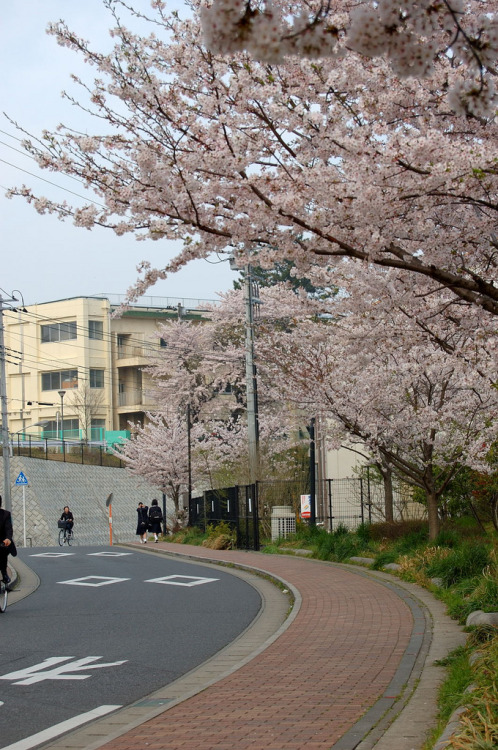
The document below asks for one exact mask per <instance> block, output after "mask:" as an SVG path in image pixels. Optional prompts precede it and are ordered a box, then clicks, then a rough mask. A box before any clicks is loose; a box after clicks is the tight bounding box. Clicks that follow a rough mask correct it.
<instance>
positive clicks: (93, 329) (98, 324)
mask: <svg viewBox="0 0 498 750" xmlns="http://www.w3.org/2000/svg"><path fill="white" fill-rule="evenodd" d="M88 338H89V339H98V340H99V341H102V339H103V338H104V323H103V322H102V321H101V320H89V321H88Z"/></svg>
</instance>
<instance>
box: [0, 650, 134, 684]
mask: <svg viewBox="0 0 498 750" xmlns="http://www.w3.org/2000/svg"><path fill="white" fill-rule="evenodd" d="M102 658H103V657H102V656H85V657H84V658H83V659H76V660H75V661H73V662H71V663H70V664H64V665H63V666H59V667H55V668H54V669H48V667H52V666H53V665H55V664H61V662H67V661H69V660H70V659H74V656H52V657H50V658H49V659H45V660H44V661H43V662H41V664H35V666H34V667H28V668H27V669H19V670H18V671H17V672H9V674H4V675H1V676H0V680H16V682H14V683H13V684H14V685H34V684H35V682H42V681H43V680H86V679H88V677H91V675H89V674H70V673H71V672H81V671H86V670H88V669H102V668H103V667H117V666H119V665H120V664H124V663H125V662H126V661H128V660H127V659H123V660H122V661H113V662H107V663H105V664H91V662H93V661H98V659H102ZM43 670H44V671H43Z"/></svg>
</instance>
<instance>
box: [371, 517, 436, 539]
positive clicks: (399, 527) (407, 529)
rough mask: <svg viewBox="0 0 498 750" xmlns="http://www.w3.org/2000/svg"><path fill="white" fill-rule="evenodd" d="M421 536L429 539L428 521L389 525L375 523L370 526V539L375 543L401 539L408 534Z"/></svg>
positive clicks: (397, 522)
mask: <svg viewBox="0 0 498 750" xmlns="http://www.w3.org/2000/svg"><path fill="white" fill-rule="evenodd" d="M412 533H416V534H421V535H424V536H425V539H428V536H429V526H428V524H427V521H422V520H413V521H393V522H391V523H388V522H387V521H386V522H384V523H373V524H371V525H370V539H373V540H375V541H383V540H389V541H392V540H394V539H400V538H401V537H403V536H407V535H408V534H412Z"/></svg>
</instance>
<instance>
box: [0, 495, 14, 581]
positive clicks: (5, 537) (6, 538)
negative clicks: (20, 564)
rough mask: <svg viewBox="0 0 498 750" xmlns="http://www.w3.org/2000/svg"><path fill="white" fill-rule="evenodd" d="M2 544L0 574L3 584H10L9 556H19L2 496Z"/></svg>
mask: <svg viewBox="0 0 498 750" xmlns="http://www.w3.org/2000/svg"><path fill="white" fill-rule="evenodd" d="M0 542H1V543H2V544H3V545H4V546H3V547H0V573H1V575H2V579H3V582H4V583H6V584H9V583H10V576H9V574H8V573H7V558H8V556H9V555H13V556H14V557H15V556H16V555H17V550H16V545H15V544H14V539H13V530H12V518H11V515H10V513H9V511H8V510H3V508H2V496H1V495H0Z"/></svg>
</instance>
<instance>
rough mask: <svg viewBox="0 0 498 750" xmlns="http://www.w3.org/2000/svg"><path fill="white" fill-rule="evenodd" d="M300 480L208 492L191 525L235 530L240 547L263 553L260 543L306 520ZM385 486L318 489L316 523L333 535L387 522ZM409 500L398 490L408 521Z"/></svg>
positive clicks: (398, 513) (348, 482) (359, 482)
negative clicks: (342, 529)
mask: <svg viewBox="0 0 498 750" xmlns="http://www.w3.org/2000/svg"><path fill="white" fill-rule="evenodd" d="M308 491H309V490H308V488H307V486H306V483H303V482H299V481H263V482H257V483H256V484H251V485H243V486H237V487H228V488H226V489H222V490H208V491H206V492H204V494H203V495H202V496H201V497H195V498H192V500H191V503H190V509H189V525H191V526H197V527H199V528H202V529H203V530H206V529H207V526H208V525H209V524H212V525H216V524H218V523H220V522H222V521H225V522H226V523H228V525H229V526H230V527H231V528H232V529H233V530H234V532H235V534H236V539H237V547H239V548H241V549H255V550H258V549H259V548H260V540H269V539H270V538H275V536H278V535H282V536H283V535H286V533H287V532H289V531H292V529H293V528H294V529H295V528H296V523H297V522H298V521H299V520H302V521H303V522H304V523H307V522H308V521H307V519H306V518H303V517H302V513H301V497H302V496H304V498H306V496H307V493H308ZM384 504H385V499H384V490H383V487H382V485H380V484H378V483H373V482H370V481H369V480H368V478H367V479H356V478H353V479H326V480H323V481H322V482H317V485H316V523H317V525H320V526H322V527H323V528H325V529H327V530H328V531H335V530H336V529H337V528H338V527H339V526H345V527H346V528H348V529H349V530H354V529H356V528H358V526H359V525H360V524H362V523H372V522H375V521H382V520H384ZM404 505H406V498H405V497H404V496H403V489H402V487H396V488H395V490H394V507H395V517H396V518H398V519H399V518H403V507H404Z"/></svg>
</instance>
